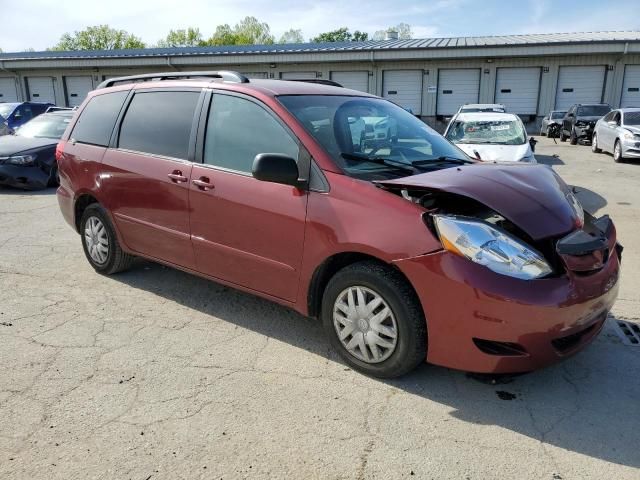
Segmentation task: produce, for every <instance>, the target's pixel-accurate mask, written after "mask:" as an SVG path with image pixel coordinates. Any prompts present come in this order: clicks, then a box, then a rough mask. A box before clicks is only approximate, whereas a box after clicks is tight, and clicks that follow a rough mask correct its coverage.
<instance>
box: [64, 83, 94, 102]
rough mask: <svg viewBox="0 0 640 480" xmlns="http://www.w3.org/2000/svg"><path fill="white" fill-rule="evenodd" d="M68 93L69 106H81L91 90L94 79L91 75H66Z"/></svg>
mask: <svg viewBox="0 0 640 480" xmlns="http://www.w3.org/2000/svg"><path fill="white" fill-rule="evenodd" d="M64 84H65V88H66V93H67V107H77V106H79V105H80V104H81V103H82V102H83V101H84V99H85V97H86V96H87V93H89V92H90V91H91V90H93V81H92V80H91V77H64Z"/></svg>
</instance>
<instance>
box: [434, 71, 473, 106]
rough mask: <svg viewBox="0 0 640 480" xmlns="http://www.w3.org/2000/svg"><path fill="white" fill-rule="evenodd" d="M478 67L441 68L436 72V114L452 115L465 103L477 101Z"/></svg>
mask: <svg viewBox="0 0 640 480" xmlns="http://www.w3.org/2000/svg"><path fill="white" fill-rule="evenodd" d="M479 95H480V69H478V68H455V69H453V68H452V69H446V68H445V69H441V70H440V71H439V72H438V100H437V101H438V104H437V108H436V112H437V114H438V115H453V114H454V113H456V112H457V111H458V109H459V108H460V107H461V106H462V105H464V104H465V103H478V98H479Z"/></svg>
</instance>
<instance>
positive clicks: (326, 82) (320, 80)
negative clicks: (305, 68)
mask: <svg viewBox="0 0 640 480" xmlns="http://www.w3.org/2000/svg"><path fill="white" fill-rule="evenodd" d="M286 81H288V82H306V83H319V84H320V85H329V86H331V87H340V88H343V87H342V85H340V84H339V83H338V82H334V81H333V80H325V79H324V78H288V79H287V80H286Z"/></svg>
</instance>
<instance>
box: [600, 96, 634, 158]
mask: <svg viewBox="0 0 640 480" xmlns="http://www.w3.org/2000/svg"><path fill="white" fill-rule="evenodd" d="M591 150H592V151H593V152H595V153H599V152H601V151H603V150H604V151H606V152H611V153H612V154H613V160H614V161H615V162H622V161H624V160H625V159H627V158H640V108H620V109H618V110H613V111H611V112H609V113H607V114H606V115H605V116H604V117H602V118H601V119H600V120H598V121H597V122H596V127H595V131H594V132H593V140H592V142H591Z"/></svg>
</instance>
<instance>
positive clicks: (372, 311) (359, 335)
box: [333, 286, 398, 363]
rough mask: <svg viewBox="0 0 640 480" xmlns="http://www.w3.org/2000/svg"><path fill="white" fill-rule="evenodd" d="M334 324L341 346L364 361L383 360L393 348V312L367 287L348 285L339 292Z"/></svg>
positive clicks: (335, 305) (395, 325) (396, 331)
mask: <svg viewBox="0 0 640 480" xmlns="http://www.w3.org/2000/svg"><path fill="white" fill-rule="evenodd" d="M333 326H334V328H335V331H336V333H337V335H338V338H339V340H340V342H341V343H342V345H343V346H344V348H345V349H346V350H347V351H348V352H349V354H351V355H352V356H354V357H355V358H357V359H358V360H361V361H363V362H366V363H380V362H383V361H385V360H386V359H387V358H389V357H390V356H391V355H392V354H393V352H394V351H395V349H396V346H397V341H398V325H397V323H396V319H395V316H394V314H393V312H392V311H391V308H390V307H389V305H388V304H387V302H386V301H385V300H384V299H383V298H382V297H381V296H380V295H379V294H378V293H376V292H374V291H373V290H371V289H369V288H367V287H363V286H353V287H349V288H346V289H345V290H343V291H342V292H341V293H340V295H338V297H337V299H336V301H335V303H334V307H333Z"/></svg>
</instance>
